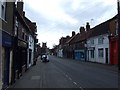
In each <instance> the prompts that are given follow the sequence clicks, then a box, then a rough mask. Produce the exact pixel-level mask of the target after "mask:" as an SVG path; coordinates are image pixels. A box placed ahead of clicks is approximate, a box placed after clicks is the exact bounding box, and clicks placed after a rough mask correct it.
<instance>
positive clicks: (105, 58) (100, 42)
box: [87, 34, 110, 64]
mask: <svg viewBox="0 0 120 90" xmlns="http://www.w3.org/2000/svg"><path fill="white" fill-rule="evenodd" d="M87 49H88V51H87V56H88V57H87V60H88V61H92V62H98V63H105V64H109V63H110V58H109V55H110V53H109V39H108V34H104V35H99V36H95V37H91V38H89V39H88V40H87Z"/></svg>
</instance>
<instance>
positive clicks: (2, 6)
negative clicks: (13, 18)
mask: <svg viewBox="0 0 120 90" xmlns="http://www.w3.org/2000/svg"><path fill="white" fill-rule="evenodd" d="M5 6H6V2H5V1H2V2H1V7H0V9H1V10H0V11H1V15H0V17H1V18H2V19H4V20H5Z"/></svg>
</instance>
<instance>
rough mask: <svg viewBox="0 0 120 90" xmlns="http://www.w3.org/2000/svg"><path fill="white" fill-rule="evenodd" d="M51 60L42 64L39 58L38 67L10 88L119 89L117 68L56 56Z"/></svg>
mask: <svg viewBox="0 0 120 90" xmlns="http://www.w3.org/2000/svg"><path fill="white" fill-rule="evenodd" d="M50 59H51V60H50V62H48V63H42V62H41V60H40V57H38V60H37V63H36V65H35V66H32V67H30V68H29V69H28V70H27V71H26V72H25V73H24V74H23V76H21V77H20V79H18V80H17V81H16V83H15V84H14V85H12V86H11V87H10V88H80V90H82V88H85V87H86V88H94V87H95V88H98V87H103V88H104V87H105V86H106V87H112V88H116V87H118V85H116V84H117V83H118V82H117V81H116V80H117V79H118V69H117V66H114V65H106V64H97V63H91V62H83V61H76V60H72V59H71V60H69V59H62V58H58V57H55V56H50ZM88 75H89V76H90V77H89V76H88ZM98 75H99V76H98ZM97 81H99V82H97ZM102 83H103V84H102ZM105 84H106V85H105Z"/></svg>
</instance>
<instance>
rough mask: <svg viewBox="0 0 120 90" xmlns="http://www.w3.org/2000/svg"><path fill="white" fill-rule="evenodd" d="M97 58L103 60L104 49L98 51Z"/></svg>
mask: <svg viewBox="0 0 120 90" xmlns="http://www.w3.org/2000/svg"><path fill="white" fill-rule="evenodd" d="M98 57H99V58H104V49H103V48H99V49H98Z"/></svg>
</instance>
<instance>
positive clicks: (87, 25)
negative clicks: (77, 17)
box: [86, 22, 90, 31]
mask: <svg viewBox="0 0 120 90" xmlns="http://www.w3.org/2000/svg"><path fill="white" fill-rule="evenodd" d="M88 30H90V25H89V22H87V23H86V31H88Z"/></svg>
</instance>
